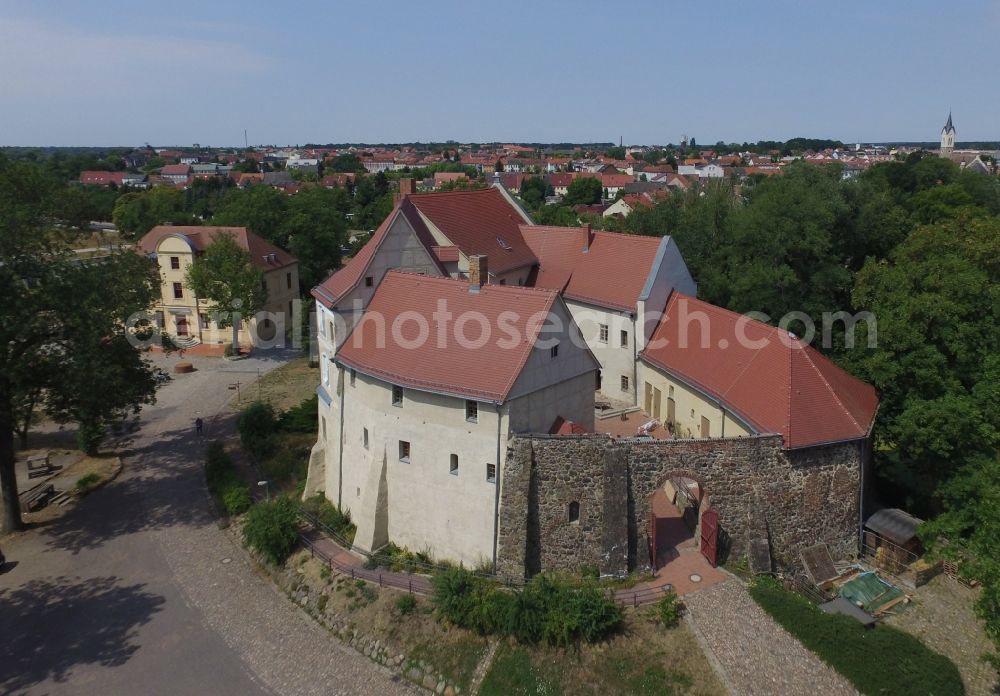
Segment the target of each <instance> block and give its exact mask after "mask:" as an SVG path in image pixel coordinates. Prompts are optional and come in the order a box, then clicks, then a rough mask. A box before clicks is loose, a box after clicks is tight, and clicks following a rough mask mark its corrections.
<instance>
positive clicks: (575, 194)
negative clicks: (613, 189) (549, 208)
mask: <svg viewBox="0 0 1000 696" xmlns="http://www.w3.org/2000/svg"><path fill="white" fill-rule="evenodd" d="M603 193H604V188H603V187H602V186H601V180H600V179H598V178H596V177H592V176H578V177H577V178H575V179H573V181H571V182H570V184H569V186H567V187H566V195H565V196H563V203H565V204H566V205H593V204H595V203H600V202H601V195H602V194H603Z"/></svg>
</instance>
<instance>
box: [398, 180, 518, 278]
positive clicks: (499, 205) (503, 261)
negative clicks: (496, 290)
mask: <svg viewBox="0 0 1000 696" xmlns="http://www.w3.org/2000/svg"><path fill="white" fill-rule="evenodd" d="M407 200H409V201H410V202H411V203H412V204H413V206H414V208H416V209H417V210H419V211H420V213H422V214H423V215H424V216H425V217H426V218H427V219H428V220H430V221H431V223H433V224H434V226H435V227H437V228H438V229H439V230H441V232H442V233H443V234H444V235H445V236H446V237H447V238H448V240H449V241H451V243H452V244H454V245H455V246H457V247H458V248H459V249H461V250H462V253H463V254H465V255H466V256H472V255H474V254H486V255H487V256H489V265H490V272H491V273H504V272H506V271H512V270H514V269H517V268H523V267H524V266H530V265H532V264H534V263H536V262H537V259H535V255H534V254H533V253H532V252H531V249H530V248H529V247H528V245H527V244H526V243H525V241H524V237H522V236H521V225H522V224H524V222H525V219H524V217H523V216H522V215H521V213H520V211H519V210H518V208H517V207H516V206H515V205H513V204H512V203H511V202H510V201H509V200H508V198H507V197H506V196H505V195H504V194H503V193H501V192H500V190H499V189H497V188H496V187H493V186H491V187H489V188H485V189H477V190H472V191H448V192H445V193H420V194H413V195H410V196H407ZM407 219H410V216H409V215H407Z"/></svg>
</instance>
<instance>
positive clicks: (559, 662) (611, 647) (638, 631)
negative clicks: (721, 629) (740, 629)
mask: <svg viewBox="0 0 1000 696" xmlns="http://www.w3.org/2000/svg"><path fill="white" fill-rule="evenodd" d="M479 693H480V695H481V696H506V695H508V694H510V695H512V696H516V695H519V694H523V695H525V696H527V695H529V694H530V695H532V696H534V695H535V694H546V695H550V694H552V695H554V694H574V695H575V694H592V695H593V696H598V695H603V694H622V695H623V696H674V695H678V696H679V695H680V694H691V695H699V696H700V695H705V696H708V695H709V694H712V695H714V694H723V693H725V689H724V688H723V686H722V684H721V683H719V681H718V679H717V677H716V676H715V673H714V672H713V671H712V667H711V665H710V664H709V662H708V660H707V659H706V658H705V655H704V653H702V652H701V649H700V648H699V647H698V644H697V642H696V641H695V638H694V636H693V635H692V634H691V632H690V631H689V630H688V628H687V626H686V625H685V624H684V623H681V624H680V625H679V626H677V627H676V628H671V629H664V628H662V627H661V626H660V625H659V624H658V623H656V621H655V620H654V619H653V617H652V609H651V608H645V609H641V610H639V611H637V612H633V611H630V612H628V613H627V614H626V619H625V630H624V632H623V633H622V634H621V635H619V636H617V637H615V638H614V639H612V640H610V641H607V642H605V643H598V644H596V645H580V646H579V647H576V648H571V649H559V648H552V647H548V646H542V645H538V646H530V647H526V646H521V645H516V644H514V643H512V642H505V643H504V644H503V645H501V647H500V649H499V650H497V655H496V658H495V659H494V661H493V665H492V666H491V667H490V671H489V672H488V673H487V675H486V679H485V680H484V681H483V684H482V688H481V689H480V691H479Z"/></svg>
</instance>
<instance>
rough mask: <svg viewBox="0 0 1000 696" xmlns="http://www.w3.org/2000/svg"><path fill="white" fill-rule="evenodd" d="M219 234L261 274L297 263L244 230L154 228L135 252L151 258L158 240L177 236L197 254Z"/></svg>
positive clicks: (197, 227) (185, 227) (211, 227)
mask: <svg viewBox="0 0 1000 696" xmlns="http://www.w3.org/2000/svg"><path fill="white" fill-rule="evenodd" d="M220 234H228V235H230V236H232V237H233V238H234V239H235V240H236V243H237V244H238V245H239V246H240V248H241V249H243V250H245V251H248V252H249V253H250V259H251V260H252V261H253V263H254V265H255V266H257V267H258V268H260V269H262V270H265V271H273V270H274V269H276V268H282V267H284V266H290V265H292V264H294V263H298V259H296V258H295V257H294V256H292V255H291V254H289V253H288V252H287V251H285V250H284V249H281V248H279V247H277V246H275V245H274V244H271V243H270V242H268V241H267V240H265V239H261V238H260V237H258V236H257V235H255V234H254V233H253V232H251V231H250V230H248V229H247V228H246V227H215V226H197V225H157V226H156V227H154V228H153V229H151V230H150V231H149V232H147V233H146V234H145V235H143V237H142V239H140V240H139V241H138V243H137V244H136V249H137V250H138V251H140V252H142V253H143V254H153V253H155V252H156V246H157V244H159V243H160V240H161V239H163V238H164V237H168V236H171V235H174V236H177V235H179V236H182V237H185V238H186V239H187V240H188V242H189V243H190V244H191V246H192V247H194V250H195V251H196V252H198V253H201V252H203V251H205V247H207V246H208V245H209V244H211V242H212V240H213V239H214V238H215V237H216V236H217V235H220ZM272 255H273V257H272ZM272 258H273V260H272Z"/></svg>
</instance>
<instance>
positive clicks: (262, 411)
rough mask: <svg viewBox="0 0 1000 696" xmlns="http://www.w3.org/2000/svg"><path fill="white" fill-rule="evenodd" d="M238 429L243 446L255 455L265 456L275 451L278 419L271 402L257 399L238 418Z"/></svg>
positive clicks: (258, 456)
mask: <svg viewBox="0 0 1000 696" xmlns="http://www.w3.org/2000/svg"><path fill="white" fill-rule="evenodd" d="M236 429H237V430H238V431H239V433H240V442H241V443H242V445H243V448H244V449H245V450H246V451H247V452H249V453H250V454H252V455H253V456H255V457H257V458H263V457H266V456H267V455H269V454H271V452H273V451H274V438H273V436H274V433H275V432H276V431H277V429H278V419H277V418H276V417H275V415H274V409H273V408H271V405H270V404H265V403H263V402H261V401H255V402H254V403H252V404H250V405H249V406H247V407H246V408H245V409H243V411H241V412H240V415H239V418H237V419H236Z"/></svg>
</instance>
